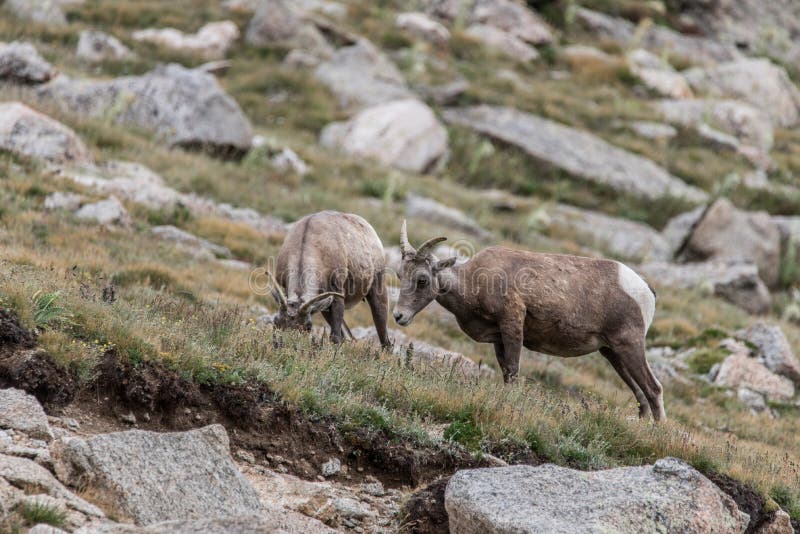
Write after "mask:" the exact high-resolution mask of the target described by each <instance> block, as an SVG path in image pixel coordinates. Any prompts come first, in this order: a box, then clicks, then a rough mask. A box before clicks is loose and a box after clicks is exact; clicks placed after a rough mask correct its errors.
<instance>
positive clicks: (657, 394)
mask: <svg viewBox="0 0 800 534" xmlns="http://www.w3.org/2000/svg"><path fill="white" fill-rule="evenodd" d="M611 350H613V351H614V353H616V354H617V356H618V357H619V363H620V365H621V366H622V367H624V368H625V369H626V370H627V372H628V373H629V374H630V376H631V377H632V378H633V379H634V380H635V381H636V383H637V384H638V385H639V387H640V388H641V389H642V392H643V393H644V396H645V397H647V401H648V403H649V404H650V410H651V411H652V413H653V419H655V420H656V421H662V420H666V418H667V414H666V412H665V411H664V393H663V392H664V389H663V388H662V387H661V383H660V382H659V381H658V379H657V378H656V375H654V374H653V370H652V369H650V364H649V363H647V358H646V357H645V350H644V338H642V339H641V340H639V341H637V342H623V343H620V344H617V345H615V346H613V347H612V349H611Z"/></svg>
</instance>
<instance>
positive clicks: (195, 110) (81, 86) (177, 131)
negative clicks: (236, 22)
mask: <svg viewBox="0 0 800 534" xmlns="http://www.w3.org/2000/svg"><path fill="white" fill-rule="evenodd" d="M37 94H38V95H39V97H40V98H42V99H45V100H48V101H54V102H55V103H56V104H58V105H59V106H61V107H62V108H63V109H64V111H66V112H71V113H77V114H78V115H84V116H90V117H109V116H111V117H113V120H114V121H115V122H117V123H118V124H126V125H131V126H136V127H140V128H143V129H145V130H149V131H151V132H153V133H155V134H156V135H157V136H158V137H159V138H161V139H163V140H165V141H166V142H167V143H168V144H169V145H170V146H179V147H186V148H204V149H209V150H213V151H215V152H218V153H221V154H223V155H230V154H233V155H237V154H241V153H244V152H246V151H247V150H249V149H250V144H251V141H252V138H253V130H252V128H251V126H250V121H248V120H247V117H246V116H245V115H244V113H243V112H242V110H241V109H240V108H239V105H238V104H237V103H236V101H235V100H233V98H231V97H230V96H228V95H227V94H226V93H225V92H224V91H223V89H222V87H221V86H220V85H219V83H218V82H217V79H216V78H215V77H214V76H211V75H210V74H206V73H204V72H201V71H199V70H192V69H186V68H184V67H182V66H180V65H176V64H170V65H162V66H159V67H157V68H156V69H155V70H153V71H151V72H149V73H147V74H144V75H142V76H126V77H122V78H116V79H113V80H109V81H101V80H73V79H70V78H68V77H67V76H59V77H57V78H56V79H54V80H53V81H51V82H50V83H48V84H46V85H43V86H40V88H39V89H38V91H37ZM109 114H111V115H109Z"/></svg>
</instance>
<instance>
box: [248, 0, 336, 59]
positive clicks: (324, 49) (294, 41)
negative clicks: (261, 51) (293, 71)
mask: <svg viewBox="0 0 800 534" xmlns="http://www.w3.org/2000/svg"><path fill="white" fill-rule="evenodd" d="M304 14H305V13H304V12H303V10H302V8H301V4H300V3H297V2H295V1H294V0H293V1H291V2H287V1H286V0H262V1H260V2H259V4H258V5H257V7H256V10H255V15H253V18H252V20H251V21H250V24H249V25H248V26H247V32H246V33H245V40H246V41H247V42H248V43H250V44H251V45H254V46H274V45H282V46H287V47H292V48H299V49H301V50H304V51H306V52H310V53H311V54H313V55H315V56H318V57H325V58H327V57H330V55H331V54H333V47H331V45H330V44H329V43H328V41H327V40H326V39H325V36H324V35H323V34H322V33H321V32H320V31H319V30H318V29H317V27H316V26H315V25H314V24H313V23H312V22H310V21H308V20H305V18H304Z"/></svg>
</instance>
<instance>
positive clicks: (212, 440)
mask: <svg viewBox="0 0 800 534" xmlns="http://www.w3.org/2000/svg"><path fill="white" fill-rule="evenodd" d="M51 453H52V457H53V461H54V464H55V469H56V474H57V475H58V477H59V478H60V479H61V480H62V481H64V482H65V483H66V484H68V485H70V486H72V487H80V488H84V489H85V490H87V491H88V492H89V493H90V494H93V495H98V496H100V495H102V496H103V499H104V500H105V501H106V503H107V504H108V505H110V506H112V507H113V508H114V509H115V510H117V511H118V512H119V513H120V515H122V516H124V517H127V518H130V519H132V520H133V521H134V522H135V523H137V524H140V525H151V524H153V523H158V522H162V521H168V520H196V519H205V520H210V519H218V518H227V517H236V516H251V515H256V514H258V513H259V512H261V503H260V502H259V499H258V495H257V494H256V492H255V490H254V489H253V488H252V486H251V485H250V483H249V482H248V481H247V479H246V478H245V477H244V476H243V475H242V474H241V473H240V472H239V470H238V469H237V468H236V464H234V463H233V461H232V460H231V457H230V450H229V444H228V435H227V433H226V432H225V429H224V428H223V427H222V426H220V425H212V426H208V427H205V428H201V429H198V430H191V431H189V432H175V433H166V434H159V433H156V432H145V431H140V430H131V431H128V432H115V433H112V434H101V435H98V436H95V437H92V438H89V439H79V438H62V439H60V440H57V441H55V442H54V443H53V445H52V446H51Z"/></svg>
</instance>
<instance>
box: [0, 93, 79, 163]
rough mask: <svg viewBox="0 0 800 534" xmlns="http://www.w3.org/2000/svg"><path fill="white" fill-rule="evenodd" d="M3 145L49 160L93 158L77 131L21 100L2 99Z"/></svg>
mask: <svg viewBox="0 0 800 534" xmlns="http://www.w3.org/2000/svg"><path fill="white" fill-rule="evenodd" d="M0 149H3V150H7V151H9V152H11V153H13V154H17V155H19V156H23V157H28V158H31V159H35V160H41V161H45V162H49V163H83V162H88V161H91V159H92V158H91V154H90V153H89V150H88V149H87V148H86V145H84V144H83V141H81V139H80V138H79V137H78V135H77V134H76V133H75V132H74V131H72V130H71V129H70V128H67V127H66V126H64V125H63V124H61V123H60V122H58V121H56V120H53V119H51V118H50V117H48V116H46V115H43V114H41V113H39V112H38V111H34V110H33V109H31V108H29V107H28V106H26V105H25V104H22V103H20V102H2V103H0Z"/></svg>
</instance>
